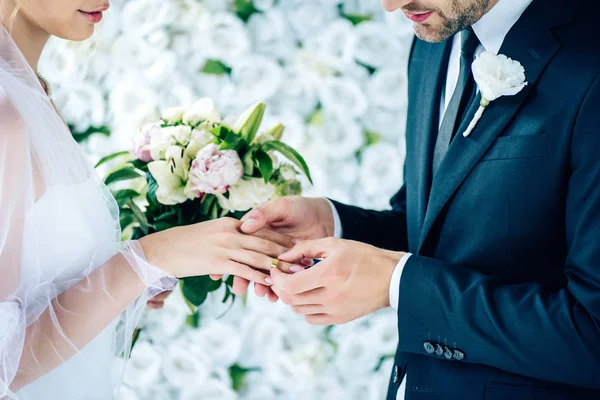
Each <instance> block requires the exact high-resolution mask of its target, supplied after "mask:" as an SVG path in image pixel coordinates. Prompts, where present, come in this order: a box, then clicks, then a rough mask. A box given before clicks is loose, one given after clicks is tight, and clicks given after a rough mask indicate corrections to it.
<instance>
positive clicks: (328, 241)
mask: <svg viewBox="0 0 600 400" xmlns="http://www.w3.org/2000/svg"><path fill="white" fill-rule="evenodd" d="M337 240H338V239H333V238H325V239H317V240H303V241H300V242H297V243H296V245H295V246H294V247H293V248H292V249H290V250H288V251H287V252H285V253H283V254H282V255H280V256H279V259H280V260H282V261H286V262H296V261H300V260H304V259H314V258H326V257H327V255H328V254H329V253H330V252H331V250H332V249H334V248H335V246H336V243H337Z"/></svg>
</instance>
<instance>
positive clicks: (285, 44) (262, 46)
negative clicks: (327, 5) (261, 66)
mask: <svg viewBox="0 0 600 400" xmlns="http://www.w3.org/2000/svg"><path fill="white" fill-rule="evenodd" d="M270 1H272V0H270ZM247 28H248V32H249V33H250V37H251V39H252V43H253V45H254V46H253V47H254V49H255V51H256V53H258V54H262V55H265V56H268V57H270V58H272V59H276V60H283V61H287V60H290V59H291V58H292V57H293V56H294V54H295V52H296V50H297V47H296V43H295V42H294V35H293V34H292V33H291V32H290V27H289V25H288V24H287V22H286V20H285V17H284V15H283V13H282V12H281V11H280V10H279V9H271V10H269V11H267V12H260V13H255V14H252V16H251V17H250V19H249V20H248V23H247Z"/></svg>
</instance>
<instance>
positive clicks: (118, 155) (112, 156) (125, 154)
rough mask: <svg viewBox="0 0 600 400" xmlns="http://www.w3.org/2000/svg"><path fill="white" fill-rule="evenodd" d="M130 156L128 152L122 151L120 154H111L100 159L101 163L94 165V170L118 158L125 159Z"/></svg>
mask: <svg viewBox="0 0 600 400" xmlns="http://www.w3.org/2000/svg"><path fill="white" fill-rule="evenodd" d="M128 155H130V154H129V152H128V151H121V152H118V153H114V154H109V155H108V156H106V157H102V158H101V159H100V161H98V162H97V163H96V165H94V168H98V167H99V166H101V165H102V164H106V163H107V162H109V161H112V160H114V159H116V158H120V157H124V156H128Z"/></svg>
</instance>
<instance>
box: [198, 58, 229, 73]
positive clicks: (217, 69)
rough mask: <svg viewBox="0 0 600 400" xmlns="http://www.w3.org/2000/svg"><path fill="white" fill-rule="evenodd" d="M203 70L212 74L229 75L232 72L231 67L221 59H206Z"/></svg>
mask: <svg viewBox="0 0 600 400" xmlns="http://www.w3.org/2000/svg"><path fill="white" fill-rule="evenodd" d="M202 72H204V73H205V74H210V75H229V74H231V68H230V67H228V66H227V65H225V64H223V63H222V62H221V61H219V60H210V59H209V60H206V63H205V64H204V67H203V68H202Z"/></svg>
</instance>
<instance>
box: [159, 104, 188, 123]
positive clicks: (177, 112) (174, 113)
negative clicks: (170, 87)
mask: <svg viewBox="0 0 600 400" xmlns="http://www.w3.org/2000/svg"><path fill="white" fill-rule="evenodd" d="M183 114H185V108H183V107H171V108H167V109H166V110H164V111H163V112H162V114H161V118H162V119H163V120H165V121H166V122H169V123H171V124H175V123H177V122H181V120H182V118H183Z"/></svg>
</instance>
